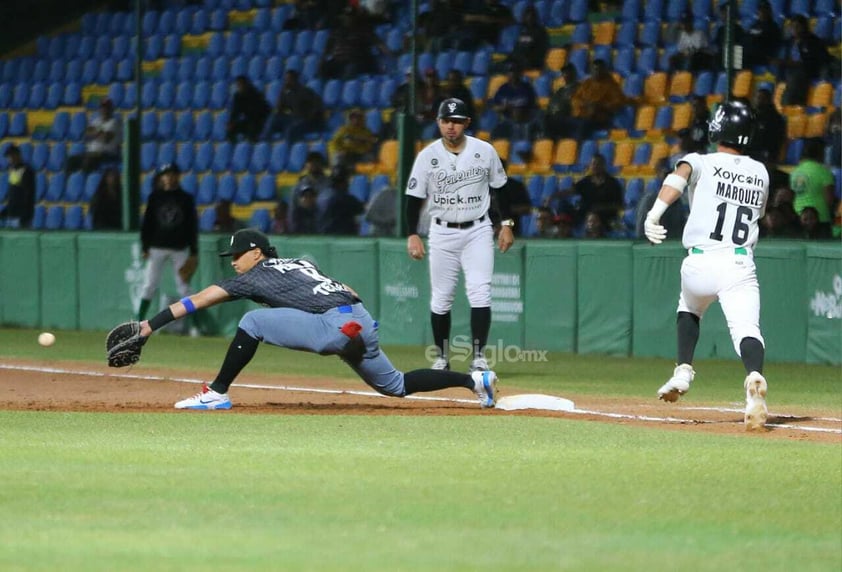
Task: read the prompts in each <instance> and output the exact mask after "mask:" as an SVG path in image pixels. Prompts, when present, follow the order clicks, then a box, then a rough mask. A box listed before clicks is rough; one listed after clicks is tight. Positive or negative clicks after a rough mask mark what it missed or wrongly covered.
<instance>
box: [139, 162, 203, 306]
mask: <svg viewBox="0 0 842 572" xmlns="http://www.w3.org/2000/svg"><path fill="white" fill-rule="evenodd" d="M159 173H160V178H161V188H156V189H153V191H152V193H151V194H150V195H149V200H148V201H147V203H146V211H145V212H144V215H143V223H142V225H141V228H140V242H141V247H142V250H143V257H144V258H145V259H146V260H147V264H146V277H145V280H144V283H143V290H142V291H141V296H140V298H141V299H140V308H139V309H138V320H143V319H144V318H145V317H146V313H147V312H148V311H149V306H150V304H151V302H152V296H153V295H154V294H155V290H157V289H158V285H159V283H160V282H161V272H162V271H163V269H164V264H166V263H167V261H170V262H171V263H172V266H173V270H174V272H175V285H176V288H177V289H178V293H179V295H180V296H187V295H188V294H189V293H190V278H191V277H192V274H193V271H195V268H196V261H197V260H198V259H197V252H198V242H199V219H198V215H197V213H196V203H195V201H194V200H193V197H192V196H191V195H190V194H189V193H187V192H186V191H184V190H183V189H182V188H181V186H180V185H179V180H178V177H179V169H178V165H175V164H172V163H171V164H167V165H164V166H162V167H161V168H160V170H159Z"/></svg>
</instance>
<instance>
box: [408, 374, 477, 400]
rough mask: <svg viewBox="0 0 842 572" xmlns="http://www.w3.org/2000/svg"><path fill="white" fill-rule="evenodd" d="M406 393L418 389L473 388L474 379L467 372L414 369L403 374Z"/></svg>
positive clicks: (416, 391)
mask: <svg viewBox="0 0 842 572" xmlns="http://www.w3.org/2000/svg"><path fill="white" fill-rule="evenodd" d="M403 385H404V389H405V390H406V395H410V394H412V393H418V392H420V391H436V390H439V389H447V388H448V387H467V388H468V389H473V388H474V380H473V378H472V377H471V376H470V375H469V374H467V373H459V372H458V371H445V370H435V369H416V370H413V371H408V372H406V373H405V374H404V375H403Z"/></svg>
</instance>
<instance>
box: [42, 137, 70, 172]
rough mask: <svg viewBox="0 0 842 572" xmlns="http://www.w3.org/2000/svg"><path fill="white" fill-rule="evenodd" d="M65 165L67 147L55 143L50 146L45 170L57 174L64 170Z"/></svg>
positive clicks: (61, 143)
mask: <svg viewBox="0 0 842 572" xmlns="http://www.w3.org/2000/svg"><path fill="white" fill-rule="evenodd" d="M65 163H67V146H66V145H65V144H64V142H59V141H57V142H55V143H53V144H52V145H50V152H49V155H48V156H47V164H46V169H47V170H48V171H52V172H53V173H57V172H59V171H61V170H63V169H64V166H65Z"/></svg>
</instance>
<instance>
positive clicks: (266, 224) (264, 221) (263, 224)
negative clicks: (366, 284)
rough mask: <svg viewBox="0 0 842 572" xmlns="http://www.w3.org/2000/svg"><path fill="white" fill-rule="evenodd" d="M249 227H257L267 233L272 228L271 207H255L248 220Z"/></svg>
mask: <svg viewBox="0 0 842 572" xmlns="http://www.w3.org/2000/svg"><path fill="white" fill-rule="evenodd" d="M248 225H249V227H253V228H257V229H259V230H260V231H261V232H263V233H267V232H269V231H270V230H271V228H272V215H271V213H270V212H269V209H255V210H254V212H252V213H251V217H250V218H249V221H248Z"/></svg>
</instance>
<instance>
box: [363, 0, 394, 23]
mask: <svg viewBox="0 0 842 572" xmlns="http://www.w3.org/2000/svg"><path fill="white" fill-rule="evenodd" d="M359 4H360V8H362V9H363V10H364V11H365V12H366V14H367V15H368V18H369V20H370V21H371V22H372V23H374V24H375V25H380V24H388V23H389V22H391V20H392V3H391V2H390V1H389V0H359Z"/></svg>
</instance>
